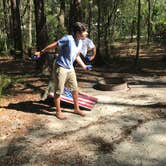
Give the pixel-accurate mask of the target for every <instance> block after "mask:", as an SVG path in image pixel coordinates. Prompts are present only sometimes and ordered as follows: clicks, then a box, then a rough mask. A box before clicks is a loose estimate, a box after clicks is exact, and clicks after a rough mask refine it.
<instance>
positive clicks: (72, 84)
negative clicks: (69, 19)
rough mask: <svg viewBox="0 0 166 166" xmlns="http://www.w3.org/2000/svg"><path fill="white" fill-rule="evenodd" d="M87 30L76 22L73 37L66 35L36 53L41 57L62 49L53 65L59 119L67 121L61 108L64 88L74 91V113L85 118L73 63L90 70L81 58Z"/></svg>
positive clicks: (55, 101) (55, 98) (55, 100)
mask: <svg viewBox="0 0 166 166" xmlns="http://www.w3.org/2000/svg"><path fill="white" fill-rule="evenodd" d="M87 34H88V33H87V29H86V27H85V25H84V24H82V23H80V22H76V23H75V24H74V25H73V35H66V36H64V37H62V38H61V39H59V40H58V41H56V42H53V43H52V44H49V45H48V46H46V47H45V48H44V49H42V50H41V51H38V52H36V53H35V55H36V56H40V55H41V54H43V53H44V52H45V51H47V50H48V49H52V48H56V47H59V48H60V54H59V56H58V58H57V60H56V61H55V62H54V65H53V70H54V72H53V79H54V103H55V106H56V116H57V118H59V119H61V120H62V119H66V117H65V116H64V114H63V113H62V110H61V106H60V95H61V94H62V93H63V91H64V87H65V86H67V87H68V88H69V90H71V91H72V96H73V100H74V113H76V114H78V115H81V116H85V113H84V111H81V110H80V108H79V103H78V87H77V80H76V74H75V70H74V67H73V63H74V61H75V60H76V61H77V62H78V63H79V65H80V66H82V67H83V69H85V70H88V67H87V66H86V65H85V64H84V62H83V61H82V59H81V58H80V56H79V53H80V50H81V47H82V40H81V39H84V38H85V37H86V36H87Z"/></svg>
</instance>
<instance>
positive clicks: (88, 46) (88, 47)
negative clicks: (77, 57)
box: [41, 37, 96, 101]
mask: <svg viewBox="0 0 166 166" xmlns="http://www.w3.org/2000/svg"><path fill="white" fill-rule="evenodd" d="M89 51H91V55H89V54H87V53H88V52H89ZM80 53H81V55H82V56H83V58H84V59H85V60H86V61H87V62H89V61H92V60H93V59H94V58H95V56H96V46H95V45H94V43H93V41H92V40H91V39H89V38H87V37H86V38H85V39H82V47H81V50H80ZM56 57H57V56H56ZM51 63H53V62H51ZM51 70H52V69H51ZM53 85H54V84H53V80H52V77H51V78H50V80H49V83H48V86H47V88H46V89H45V92H44V94H43V95H42V97H41V99H42V100H43V101H44V100H46V99H47V97H48V94H50V93H54V86H53Z"/></svg>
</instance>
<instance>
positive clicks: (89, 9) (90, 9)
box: [88, 1, 92, 37]
mask: <svg viewBox="0 0 166 166" xmlns="http://www.w3.org/2000/svg"><path fill="white" fill-rule="evenodd" d="M91 3H92V2H91V1H90V2H89V7H88V11H89V14H88V33H89V35H88V36H89V37H90V35H91V24H92V23H91V22H92V5H91Z"/></svg>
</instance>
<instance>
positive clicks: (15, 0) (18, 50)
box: [10, 0, 23, 58]
mask: <svg viewBox="0 0 166 166" xmlns="http://www.w3.org/2000/svg"><path fill="white" fill-rule="evenodd" d="M10 2H11V13H12V25H13V39H14V49H15V57H16V58H22V55H23V49H22V34H21V22H20V11H19V4H20V1H19V0H11V1H10Z"/></svg>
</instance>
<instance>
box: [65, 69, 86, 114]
mask: <svg viewBox="0 0 166 166" xmlns="http://www.w3.org/2000/svg"><path fill="white" fill-rule="evenodd" d="M67 84H68V87H69V89H70V90H71V91H72V96H73V101H74V112H75V113H76V114H79V115H81V116H85V113H84V112H83V111H81V110H80V108H79V103H78V90H77V89H78V85H77V79H76V73H75V70H74V69H73V70H72V71H70V72H69V73H68V75H67Z"/></svg>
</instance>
